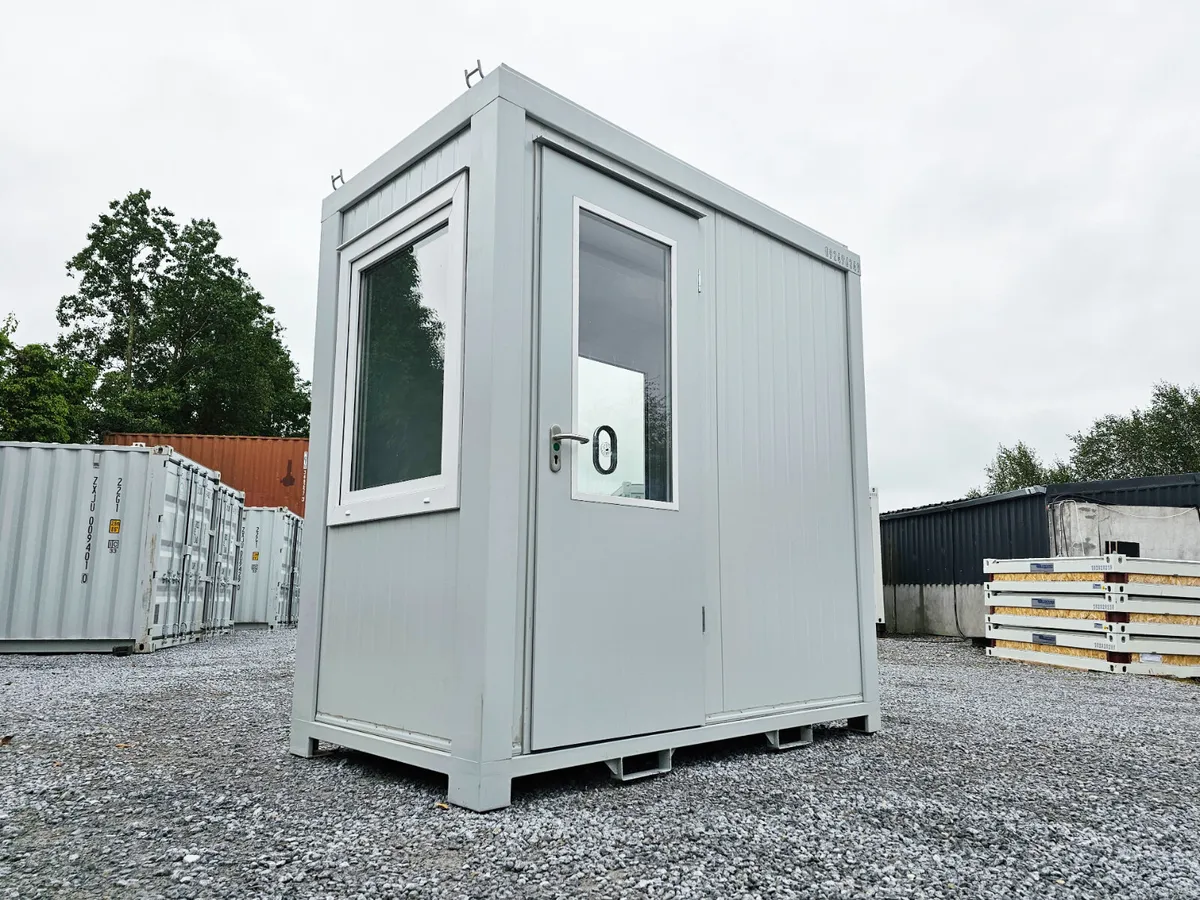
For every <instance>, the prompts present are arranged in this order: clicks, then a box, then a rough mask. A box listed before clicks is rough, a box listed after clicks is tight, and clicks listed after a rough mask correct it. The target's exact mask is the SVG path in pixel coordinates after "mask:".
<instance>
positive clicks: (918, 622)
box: [884, 584, 984, 638]
mask: <svg viewBox="0 0 1200 900" xmlns="http://www.w3.org/2000/svg"><path fill="white" fill-rule="evenodd" d="M884 609H885V615H886V617H887V630H888V631H889V632H891V633H893V634H941V635H948V636H952V637H970V638H975V637H978V638H981V637H983V618H984V610H983V585H982V584H889V585H887V586H885V587H884Z"/></svg>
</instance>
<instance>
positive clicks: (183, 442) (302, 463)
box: [104, 434, 308, 517]
mask: <svg viewBox="0 0 1200 900" xmlns="http://www.w3.org/2000/svg"><path fill="white" fill-rule="evenodd" d="M139 441H140V442H141V443H143V444H145V445H146V446H147V447H153V446H155V445H157V444H169V445H170V446H171V447H173V448H174V449H175V450H176V452H178V453H181V454H183V455H184V456H186V457H187V458H188V459H191V460H195V461H196V462H198V463H200V465H202V466H205V467H207V468H209V469H212V470H214V471H216V472H220V473H221V481H223V482H224V483H225V484H227V485H229V486H230V487H232V488H233V489H234V490H238V491H241V492H242V493H244V494H245V495H246V505H247V506H286V507H287V508H288V509H290V510H291V511H292V512H294V513H295V514H296V515H298V516H301V517H303V515H304V502H305V499H306V497H307V493H308V438H277V437H246V436H242V435H224V434H107V435H105V436H104V443H106V444H116V445H123V446H129V445H130V444H133V443H136V442H139Z"/></svg>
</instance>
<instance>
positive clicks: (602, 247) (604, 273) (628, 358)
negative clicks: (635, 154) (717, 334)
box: [573, 210, 672, 502]
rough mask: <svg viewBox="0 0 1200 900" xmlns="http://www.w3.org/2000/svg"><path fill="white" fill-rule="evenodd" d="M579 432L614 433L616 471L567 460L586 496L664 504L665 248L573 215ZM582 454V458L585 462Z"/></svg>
mask: <svg viewBox="0 0 1200 900" xmlns="http://www.w3.org/2000/svg"><path fill="white" fill-rule="evenodd" d="M577 386H578V393H577V396H576V397H575V409H576V416H577V418H578V421H579V426H580V428H581V430H583V431H584V432H585V433H586V434H588V435H591V434H592V433H593V432H594V430H595V429H596V428H598V427H600V426H601V425H608V426H610V427H612V428H613V429H614V430H615V431H616V433H617V435H618V440H619V444H620V453H619V455H618V465H617V469H616V470H615V471H614V472H612V473H611V474H608V475H604V474H601V473H599V472H598V471H597V470H596V469H595V466H593V465H592V460H591V456H590V454H574V455H573V456H574V459H575V460H576V461H577V462H578V461H580V460H583V461H582V462H578V468H577V476H578V487H579V489H580V490H581V491H582V492H584V493H589V494H602V495H606V496H619V497H629V498H644V499H646V500H656V501H660V502H670V501H671V499H672V488H671V411H672V402H671V391H672V385H671V249H670V247H668V246H666V245H664V244H662V243H660V242H658V241H655V240H652V239H651V238H648V237H645V236H644V235H641V234H638V233H637V232H635V231H632V230H631V229H628V228H625V227H623V226H621V225H618V224H616V223H614V222H610V221H608V220H606V219H603V218H601V217H600V216H598V215H595V214H593V213H590V212H588V211H586V210H580V213H579V362H578V368H577ZM584 457H586V459H584Z"/></svg>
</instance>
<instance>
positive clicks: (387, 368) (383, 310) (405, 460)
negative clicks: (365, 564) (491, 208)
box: [350, 227, 451, 491]
mask: <svg viewBox="0 0 1200 900" xmlns="http://www.w3.org/2000/svg"><path fill="white" fill-rule="evenodd" d="M450 244H451V241H450V239H449V230H448V229H447V228H446V227H442V228H441V229H439V230H438V231H435V232H434V233H432V234H430V235H428V236H426V237H424V238H422V239H421V240H419V241H417V242H416V243H415V244H412V245H410V246H408V247H405V248H404V249H403V250H400V251H399V252H397V253H393V254H392V255H391V256H388V257H387V258H385V259H383V260H381V261H380V262H378V263H375V264H374V265H372V266H371V267H370V268H368V269H366V270H365V271H363V273H362V276H361V277H362V281H361V283H360V290H361V293H360V299H359V310H360V315H359V360H358V367H359V368H358V397H357V403H356V413H357V414H356V416H355V425H354V428H355V430H354V445H353V448H354V449H353V459H352V464H351V469H350V489H351V490H355V491H358V490H364V489H366V488H373V487H379V486H381V485H387V484H397V483H399V482H404V481H412V480H414V479H417V478H426V477H429V476H432V475H439V474H441V471H442V394H443V391H444V389H445V373H446V360H445V356H446V321H445V313H446V310H447V299H448V297H447V293H448V290H447V278H448V276H449V270H450V265H449V264H450Z"/></svg>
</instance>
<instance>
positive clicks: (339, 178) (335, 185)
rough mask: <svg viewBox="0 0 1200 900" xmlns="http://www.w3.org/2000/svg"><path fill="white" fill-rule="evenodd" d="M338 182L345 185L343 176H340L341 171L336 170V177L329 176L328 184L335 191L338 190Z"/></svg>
mask: <svg viewBox="0 0 1200 900" xmlns="http://www.w3.org/2000/svg"><path fill="white" fill-rule="evenodd" d="M339 181H340V182H341V183H342V184H345V183H346V176H344V175H343V174H342V170H341V169H338V170H337V174H336V175H330V176H329V183H330V184H331V185H333V189H334V190H335V191H336V190H337V189H338V182H339Z"/></svg>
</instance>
